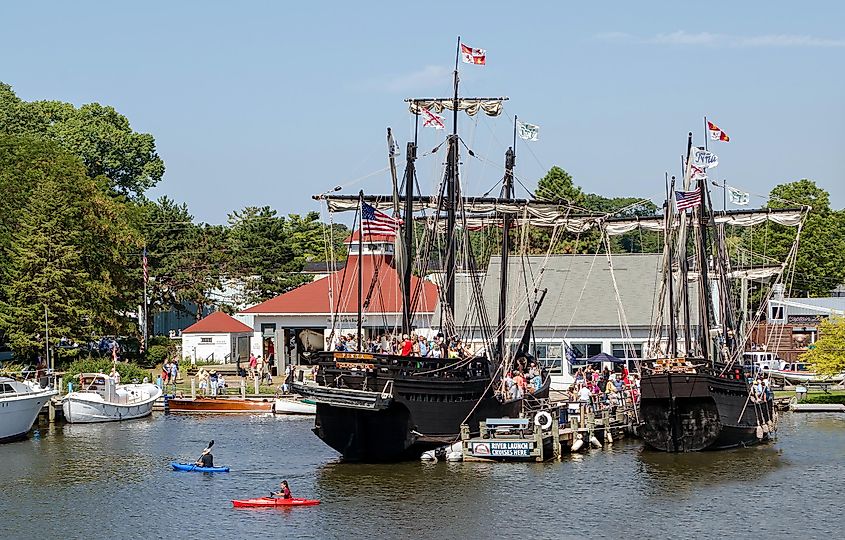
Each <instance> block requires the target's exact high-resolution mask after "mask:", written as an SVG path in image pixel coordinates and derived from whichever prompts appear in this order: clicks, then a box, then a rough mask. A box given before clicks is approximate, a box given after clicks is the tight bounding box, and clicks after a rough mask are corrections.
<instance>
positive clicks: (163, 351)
mask: <svg viewBox="0 0 845 540" xmlns="http://www.w3.org/2000/svg"><path fill="white" fill-rule="evenodd" d="M169 354H170V349H169V348H168V347H167V346H166V345H153V346H151V347H150V349H149V350H148V351H147V364H148V365H150V366H155V365H158V364H163V363H164V361H165V360H167V357H168V355H169Z"/></svg>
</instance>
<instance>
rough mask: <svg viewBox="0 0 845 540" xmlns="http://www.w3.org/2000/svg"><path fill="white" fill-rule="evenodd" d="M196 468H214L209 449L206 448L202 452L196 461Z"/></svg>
mask: <svg viewBox="0 0 845 540" xmlns="http://www.w3.org/2000/svg"><path fill="white" fill-rule="evenodd" d="M196 465H197V467H214V456H212V455H211V448H206V449H205V450H203V451H202V455H201V456H200V458H199V459H198V460H197V463H196Z"/></svg>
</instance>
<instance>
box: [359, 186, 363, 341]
mask: <svg viewBox="0 0 845 540" xmlns="http://www.w3.org/2000/svg"><path fill="white" fill-rule="evenodd" d="M358 210H359V212H360V221H359V222H358V352H361V351H363V350H364V349H363V348H362V347H361V343H362V341H361V331H362V328H361V326H362V325H361V322H362V321H361V319H362V318H363V316H364V313H363V309H364V190H363V189H362V190H361V191H360V192H358Z"/></svg>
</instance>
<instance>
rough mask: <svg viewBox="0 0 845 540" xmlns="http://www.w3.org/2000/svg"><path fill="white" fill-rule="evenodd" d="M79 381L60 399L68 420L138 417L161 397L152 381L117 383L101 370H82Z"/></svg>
mask: <svg viewBox="0 0 845 540" xmlns="http://www.w3.org/2000/svg"><path fill="white" fill-rule="evenodd" d="M79 384H80V389H79V390H78V391H75V392H70V393H69V394H67V395H66V396H65V397H64V399H63V400H62V409H63V410H64V413H65V420H66V421H68V422H70V423H72V424H76V423H91V422H116V421H119V420H131V419H133V418H141V417H143V416H147V415H149V414H150V413H151V412H152V411H153V404H154V403H155V401H156V400H157V399H158V398H159V397H161V388H159V387H158V386H156V385H154V384H150V383H142V384H117V383H116V382H115V381H114V379H112V378H111V377H109V376H108V375H104V374H102V373H82V374H80V375H79Z"/></svg>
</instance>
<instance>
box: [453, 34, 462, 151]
mask: <svg viewBox="0 0 845 540" xmlns="http://www.w3.org/2000/svg"><path fill="white" fill-rule="evenodd" d="M460 60H461V36H458V48H457V49H455V96H454V98H453V101H452V103H453V104H454V107H453V108H454V110H453V111H452V135H457V134H458V62H460Z"/></svg>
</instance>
